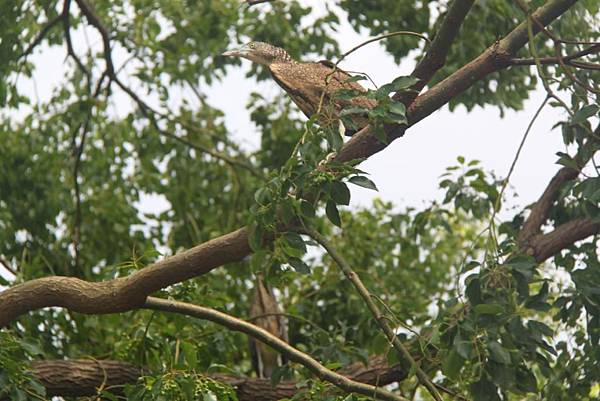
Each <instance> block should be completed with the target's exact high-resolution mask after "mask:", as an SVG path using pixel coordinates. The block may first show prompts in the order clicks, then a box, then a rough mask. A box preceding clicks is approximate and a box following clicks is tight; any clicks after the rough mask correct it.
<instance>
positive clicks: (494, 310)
mask: <svg viewBox="0 0 600 401" xmlns="http://www.w3.org/2000/svg"><path fill="white" fill-rule="evenodd" d="M474 310H475V313H476V314H478V315H499V314H500V313H502V312H504V307H503V306H502V305H500V304H479V305H476V306H475V308H474Z"/></svg>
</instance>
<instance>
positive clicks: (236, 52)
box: [221, 46, 249, 57]
mask: <svg viewBox="0 0 600 401" xmlns="http://www.w3.org/2000/svg"><path fill="white" fill-rule="evenodd" d="M248 50H249V49H248V48H246V46H242V47H240V48H239V49H233V50H227V51H226V52H225V53H223V54H221V56H227V57H245V56H247V55H248Z"/></svg>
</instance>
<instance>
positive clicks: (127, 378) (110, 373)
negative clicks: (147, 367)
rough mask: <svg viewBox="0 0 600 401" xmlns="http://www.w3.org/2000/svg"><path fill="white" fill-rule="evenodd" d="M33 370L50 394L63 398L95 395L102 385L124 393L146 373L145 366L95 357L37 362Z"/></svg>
mask: <svg viewBox="0 0 600 401" xmlns="http://www.w3.org/2000/svg"><path fill="white" fill-rule="evenodd" d="M30 370H31V373H32V374H33V376H34V377H35V378H37V379H38V380H39V381H40V382H41V383H42V385H43V386H44V387H45V388H46V394H47V395H48V396H63V397H82V396H90V395H95V394H97V389H98V388H100V387H103V388H104V389H106V390H109V391H111V392H112V393H114V394H121V391H120V390H121V387H122V386H123V385H124V384H133V383H135V382H136V381H137V379H138V378H139V377H140V376H141V375H142V369H140V368H139V367H137V366H135V365H132V364H130V363H127V362H121V361H106V360H91V359H72V360H68V361H62V360H51V361H36V362H33V363H32V364H31V369H30Z"/></svg>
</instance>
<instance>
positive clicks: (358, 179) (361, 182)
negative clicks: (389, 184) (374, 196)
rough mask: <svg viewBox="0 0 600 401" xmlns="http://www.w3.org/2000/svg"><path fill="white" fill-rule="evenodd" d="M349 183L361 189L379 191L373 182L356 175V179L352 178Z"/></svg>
mask: <svg viewBox="0 0 600 401" xmlns="http://www.w3.org/2000/svg"><path fill="white" fill-rule="evenodd" d="M348 182H351V183H352V184H354V185H358V186H359V187H363V188H367V189H372V190H374V191H379V190H378V189H377V186H376V185H375V183H374V182H373V181H371V180H370V179H368V178H367V177H365V176H362V175H355V176H354V177H350V179H349V180H348Z"/></svg>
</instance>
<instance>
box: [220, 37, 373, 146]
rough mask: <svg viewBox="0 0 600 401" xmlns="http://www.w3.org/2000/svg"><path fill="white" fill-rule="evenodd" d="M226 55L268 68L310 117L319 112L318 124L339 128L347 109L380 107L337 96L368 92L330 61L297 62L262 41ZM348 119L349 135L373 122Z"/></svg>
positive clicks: (361, 116) (362, 118)
mask: <svg viewBox="0 0 600 401" xmlns="http://www.w3.org/2000/svg"><path fill="white" fill-rule="evenodd" d="M223 54H224V55H226V56H235V57H244V58H247V59H248V60H251V61H253V62H255V63H258V64H262V65H264V66H266V67H267V68H268V69H269V71H270V72H271V75H272V76H273V79H275V81H276V82H277V83H278V84H279V86H281V87H282V88H283V89H284V90H285V91H286V92H287V93H288V94H289V95H290V97H291V98H292V100H293V101H294V103H296V105H298V107H299V108H300V110H302V112H303V113H304V114H305V115H306V116H307V117H308V118H310V117H312V116H313V115H314V114H315V113H317V111H318V112H319V115H318V117H317V121H318V122H319V124H320V125H321V126H323V127H333V128H337V126H338V120H339V118H340V112H341V111H342V110H343V109H349V108H356V107H361V108H365V109H371V108H373V107H375V106H376V103H375V101H374V100H372V99H367V98H366V97H364V96H357V97H353V98H351V99H341V98H339V97H338V96H336V93H339V91H340V90H341V89H345V90H355V91H358V92H366V89H365V88H363V87H362V86H361V85H360V84H359V83H358V82H353V81H349V79H350V78H351V77H352V76H351V75H349V74H348V73H346V72H345V71H342V70H340V69H339V68H335V66H334V64H333V63H331V62H329V61H321V62H316V63H314V62H313V63H303V62H298V61H295V60H293V59H292V58H291V57H290V55H289V54H288V53H287V52H286V51H285V50H283V49H281V48H279V47H276V46H272V45H270V44H268V43H262V42H250V43H248V44H247V45H244V46H243V47H242V48H240V49H237V50H232V51H228V52H225V53H223ZM346 120H348V121H349V122H350V123H349V124H345V127H346V135H352V134H354V133H355V132H356V131H358V130H360V129H361V128H363V127H365V126H366V125H367V124H368V123H369V121H368V118H367V116H366V114H364V113H362V114H361V113H358V114H349V115H348V116H347V119H346ZM345 122H347V121H345Z"/></svg>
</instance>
